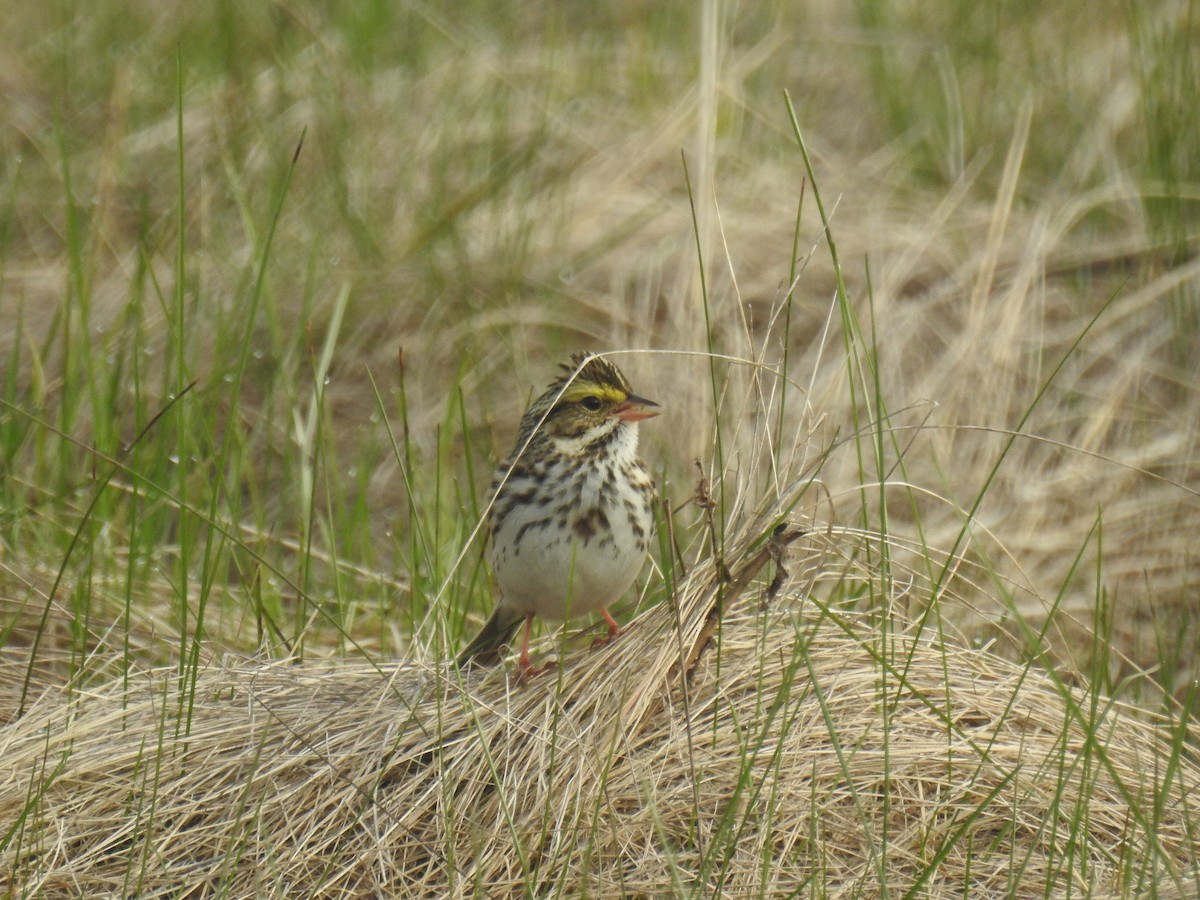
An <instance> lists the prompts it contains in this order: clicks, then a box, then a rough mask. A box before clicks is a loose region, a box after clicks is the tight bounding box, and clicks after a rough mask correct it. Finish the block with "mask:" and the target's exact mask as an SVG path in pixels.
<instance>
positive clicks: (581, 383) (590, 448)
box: [458, 353, 658, 677]
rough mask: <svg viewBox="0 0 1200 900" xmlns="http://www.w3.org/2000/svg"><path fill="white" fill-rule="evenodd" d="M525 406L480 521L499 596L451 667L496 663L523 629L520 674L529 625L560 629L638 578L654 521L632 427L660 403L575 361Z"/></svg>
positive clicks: (612, 629) (599, 362) (608, 368)
mask: <svg viewBox="0 0 1200 900" xmlns="http://www.w3.org/2000/svg"><path fill="white" fill-rule="evenodd" d="M561 368H562V369H563V370H565V374H564V375H562V376H560V377H559V378H558V379H557V380H556V381H555V382H554V383H553V384H551V385H550V386H549V387H548V388H547V389H546V391H545V393H543V394H542V395H541V396H540V397H538V398H537V399H536V400H534V401H533V403H532V404H531V405H530V407H529V409H528V410H526V411H525V415H524V417H523V418H522V419H521V429H520V434H519V435H518V436H517V443H516V446H515V447H514V448H513V451H512V453H511V454H509V456H508V458H507V459H506V460H505V461H504V462H503V463H502V464H501V465H500V467H499V468H498V469H497V470H496V475H495V478H494V480H493V482H492V495H493V496H494V497H495V500H494V502H493V504H492V507H491V510H490V511H489V513H488V517H487V524H488V528H489V530H490V532H491V549H490V559H491V565H492V572H493V574H494V575H495V580H496V586H497V587H498V588H499V592H500V597H499V600H498V601H497V603H496V607H495V609H494V611H493V612H492V615H491V618H489V619H488V621H487V623H486V624H485V625H484V626H483V628H482V629H481V630H480V632H479V634H477V635H476V636H475V638H474V640H472V641H471V643H470V644H468V645H467V647H466V649H465V650H463V651H462V653H461V654H459V657H458V665H460V666H463V665H466V664H467V663H469V662H476V663H480V664H483V665H494V664H495V663H497V662H499V661H500V658H501V651H502V648H503V647H504V645H506V644H507V643H508V642H509V641H511V640H512V637H513V635H514V634H515V633H516V630H517V628H518V627H519V626H520V625H521V623H522V622H524V623H525V629H524V633H523V635H522V637H521V654H520V657H519V658H518V664H517V665H518V671H519V672H520V674H521V676H522V677H527V676H528V675H531V674H533V673H534V671H535V670H534V669H533V665H532V663H531V662H530V660H529V634H530V629H531V628H532V625H533V617H534V616H540V617H541V618H543V619H549V620H552V621H564V620H566V619H568V618H575V617H578V616H583V615H586V614H587V613H589V612H592V611H594V610H599V611H600V614H601V615H602V616H603V617H604V620H605V622H607V623H608V632H609V637H610V638H611V637H615V636H616V635H618V634H620V632H621V629H620V626H618V625H617V623H616V620H614V619H613V617H612V616H611V615H610V614H609V612H608V606H609V605H610V604H612V603H613V602H615V601H616V600H617V599H619V598H620V596H621V595H622V594H623V593H625V591H626V589H627V588H628V587H629V585H630V584H632V583H633V579H634V578H635V577H636V576H637V573H638V572H639V571H640V570H641V568H642V564H643V562H644V561H645V559H646V554H647V552H648V550H649V547H650V536H651V531H652V529H653V524H654V514H653V504H654V496H655V491H654V482H653V480H652V479H651V478H650V474H649V473H648V472H647V471H646V466H645V464H644V463H643V462H642V460H641V459H640V458H639V457H638V454H637V440H638V426H637V423H638V422H640V421H642V420H643V419H648V418H650V417H651V416H656V415H658V404H657V403H654V402H653V401H651V400H646V399H645V398H643V397H639V396H637V395H636V394H634V393H633V389H632V388H631V387H630V386H629V382H628V381H626V380H625V376H624V375H622V374H621V372H620V370H619V369H617V367H616V366H614V365H613V364H612V363H610V362H608V360H606V359H603V358H601V357H598V356H592V355H591V354H585V353H577V354H575V355H574V356H572V357H571V363H570V364H569V365H564V366H561Z"/></svg>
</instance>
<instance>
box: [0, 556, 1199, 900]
mask: <svg viewBox="0 0 1200 900" xmlns="http://www.w3.org/2000/svg"><path fill="white" fill-rule="evenodd" d="M827 537H828V535H817V536H801V537H800V539H799V540H798V541H796V542H795V544H794V548H793V552H792V555H793V558H794V561H793V562H792V563H791V564H790V567H791V568H792V569H793V570H795V572H794V574H793V576H792V577H791V578H790V579H789V581H788V582H787V583H786V585H785V586H784V590H783V591H782V593H780V594H779V595H778V596H777V597H776V598H775V599H774V600H773V601H771V602H769V603H767V602H764V601H765V590H764V586H765V584H766V580H767V579H766V576H767V575H769V574H771V571H770V569H771V567H770V566H769V565H766V564H767V562H768V557H769V556H770V553H769V552H768V551H767V550H766V549H758V548H755V547H752V546H751V545H750V542H749V541H747V540H743V541H742V542H741V548H740V550H739V554H738V555H739V556H740V558H741V559H742V560H743V562H742V563H741V564H740V565H737V566H734V573H733V580H732V582H728V583H723V582H720V580H719V579H718V578H717V577H716V575H715V567H714V566H713V565H712V564H711V563H710V564H707V565H701V566H699V567H698V568H696V569H695V570H693V571H692V572H691V573H690V575H689V576H688V577H687V578H686V579H685V580H684V581H682V582H681V583H680V586H679V590H678V592H677V593H678V596H679V605H678V612H677V611H676V609H675V608H674V606H673V605H672V604H661V605H658V606H656V607H654V608H652V609H650V610H648V611H647V612H645V613H644V614H642V615H641V616H639V617H638V618H637V619H636V620H635V622H634V623H633V624H632V626H631V627H630V628H629V629H628V631H627V633H626V634H625V635H624V636H623V637H621V638H620V639H619V640H618V641H617V642H615V643H614V644H612V645H610V646H608V647H606V648H603V649H596V650H584V651H580V652H577V653H571V654H569V655H568V656H567V657H566V659H565V661H564V665H563V667H562V668H560V669H556V670H551V671H550V672H548V673H546V674H543V675H541V676H539V677H538V678H536V679H534V680H533V681H532V682H531V683H528V684H518V683H516V682H514V681H513V680H512V679H511V678H510V677H508V676H507V674H506V673H505V672H503V671H492V672H489V673H487V674H484V675H483V676H482V677H480V676H479V675H477V674H476V673H468V675H467V676H466V677H460V676H459V674H458V673H456V672H455V671H453V670H448V669H447V668H446V667H445V665H443V664H440V663H404V664H393V665H388V666H384V667H377V666H373V665H368V664H364V663H351V662H336V663H328V664H322V665H316V664H295V663H293V662H290V661H271V662H268V661H256V660H245V659H241V660H228V659H226V660H213V661H211V662H210V663H209V664H208V665H207V666H205V667H203V668H202V670H201V671H200V672H199V675H198V676H197V678H196V680H195V683H194V685H189V684H187V683H186V682H185V681H183V680H181V678H180V676H179V674H178V672H177V670H174V669H171V670H162V669H158V670H152V671H144V672H139V673H137V674H135V675H133V676H132V677H130V678H129V679H128V683H124V682H123V681H122V680H121V679H118V678H114V679H113V680H112V681H110V682H109V683H107V684H99V685H96V686H91V687H87V688H86V689H75V690H71V691H68V690H66V689H64V687H63V686H61V685H59V686H53V687H47V688H46V689H45V690H44V692H43V693H42V694H41V696H40V697H38V698H37V699H36V700H35V701H34V702H33V704H32V706H31V707H30V708H29V709H28V711H27V712H26V713H25V715H23V716H21V717H19V718H10V719H8V724H6V725H5V726H4V728H3V730H2V731H0V759H2V760H3V768H2V770H0V785H2V787H0V822H5V823H8V824H7V827H6V831H7V834H8V841H7V844H6V848H5V850H4V852H3V862H4V869H5V870H6V871H8V872H9V876H8V882H7V884H6V888H7V889H8V890H9V891H11V892H12V893H14V894H19V895H35V894H36V895H40V896H64V895H70V896H101V895H107V896H132V895H138V896H165V895H170V896H207V895H209V894H220V895H225V896H266V895H271V896H285V895H286V896H516V895H521V894H526V893H532V894H534V895H537V896H547V895H552V894H555V893H558V892H562V893H565V894H566V895H570V896H578V895H586V896H599V897H610V896H617V895H623V896H665V895H672V894H674V895H697V896H701V895H704V896H707V895H722V896H765V895H770V896H777V895H799V896H880V895H882V894H884V893H888V894H892V893H897V894H898V893H901V892H903V891H905V890H908V889H911V888H915V889H916V890H917V892H918V893H920V894H921V895H922V896H934V897H949V896H964V895H970V896H976V897H978V896H1041V895H1052V896H1065V895H1068V894H1070V895H1073V896H1074V895H1087V896H1143V895H1155V896H1159V897H1163V896H1194V895H1195V891H1196V890H1197V889H1198V888H1200V882H1198V880H1197V850H1196V839H1197V833H1198V832H1200V811H1198V809H1200V769H1198V768H1197V767H1196V765H1195V764H1194V763H1193V762H1191V761H1190V760H1189V759H1188V758H1186V757H1185V756H1184V755H1182V754H1181V753H1180V752H1179V750H1178V748H1177V747H1176V748H1175V749H1174V751H1173V750H1172V747H1171V745H1170V742H1169V740H1168V735H1167V734H1166V733H1165V731H1164V730H1163V729H1162V728H1161V726H1158V725H1156V724H1154V723H1152V722H1148V721H1146V719H1145V717H1144V716H1134V715H1132V714H1131V713H1130V712H1129V711H1127V710H1125V709H1124V708H1121V707H1119V706H1115V705H1106V704H1105V703H1104V701H1100V702H1099V703H1098V704H1093V703H1092V702H1091V700H1092V699H1094V698H1090V697H1084V696H1083V695H1080V694H1073V695H1072V694H1069V693H1067V692H1066V691H1065V690H1064V689H1062V688H1061V687H1059V686H1056V685H1055V683H1054V682H1053V681H1052V680H1051V679H1050V678H1049V677H1048V676H1046V675H1044V674H1041V673H1039V672H1037V671H1036V670H1030V669H1023V668H1020V667H1018V666H1015V665H1013V664H1011V663H1009V662H1006V661H1004V660H1002V659H999V658H997V657H996V656H994V655H993V654H990V653H988V652H986V651H984V650H979V649H972V648H968V647H965V646H961V645H960V646H949V645H947V644H945V643H939V642H936V641H930V640H926V639H922V638H915V637H913V636H911V635H905V634H901V633H896V632H893V631H891V630H890V629H885V628H883V627H882V626H881V625H880V623H879V622H877V621H876V622H872V621H869V620H868V619H867V618H866V617H863V616H861V615H858V614H854V613H849V612H839V611H834V610H830V609H828V608H826V607H824V606H823V605H822V604H821V603H820V602H819V601H818V600H817V599H816V597H817V596H818V595H819V594H820V593H821V591H820V590H817V588H818V587H819V586H820V584H822V583H824V579H825V577H826V576H828V575H830V574H835V575H837V574H838V573H833V572H832V569H833V567H832V565H831V564H830V559H831V558H832V555H825V554H822V553H820V552H819V551H818V548H819V547H820V545H821V542H822V541H823V540H825V539H826V538H827ZM752 550H756V552H751V551H752ZM800 570H803V572H802V574H801V572H800ZM844 575H845V573H844V572H843V573H841V575H838V577H844ZM752 577H753V578H755V580H754V581H751V579H752ZM835 580H836V579H835ZM718 597H720V598H721V599H720V603H719V604H718ZM718 608H719V609H721V610H723V614H722V615H720V616H718V615H717V614H716V613H717V610H718ZM714 625H715V626H716V627H715V628H714V627H713V626H714ZM689 658H691V659H693V667H692V669H691V671H690V676H689V677H687V678H683V679H681V678H680V677H679V672H680V661H681V659H689ZM192 688H194V691H192V690H191V689H192ZM5 699H6V700H7V695H6V698H5ZM11 712H12V710H11V709H9V710H6V714H11ZM185 723H186V724H185Z"/></svg>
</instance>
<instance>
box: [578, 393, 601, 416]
mask: <svg viewBox="0 0 1200 900" xmlns="http://www.w3.org/2000/svg"><path fill="white" fill-rule="evenodd" d="M579 405H580V406H582V407H583V408H584V409H586V410H587V411H588V412H600V407H601V406H603V404H602V403H601V402H600V398H599V397H596V396H594V395H591V394H589V395H588V396H586V397H584V398H583V399H582V400H580V401H579Z"/></svg>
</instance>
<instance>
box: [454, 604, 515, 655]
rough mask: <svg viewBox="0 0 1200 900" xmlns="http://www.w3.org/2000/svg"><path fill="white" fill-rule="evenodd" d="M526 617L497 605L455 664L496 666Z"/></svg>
mask: <svg viewBox="0 0 1200 900" xmlns="http://www.w3.org/2000/svg"><path fill="white" fill-rule="evenodd" d="M524 619H525V617H524V616H522V615H521V614H520V613H515V612H513V611H512V610H511V609H508V608H506V607H503V606H497V607H496V609H495V610H494V611H493V612H492V615H491V618H489V619H488V620H487V622H485V623H484V626H483V627H482V628H481V629H479V634H477V635H475V637H474V638H473V639H472V640H471V643H469V644H467V646H466V648H465V649H464V650H463V651H462V653H460V654H458V659H457V660H456V661H455V664H456V665H457V666H458V667H459V668H462V667H463V666H465V665H466V664H467V663H472V662H473V663H475V664H476V665H480V666H494V665H496V664H497V663H499V662H500V660H501V658H502V657H503V653H502V651H503V649H504V646H505V645H506V644H508V643H509V642H510V641H512V639H513V635H514V634H516V633H517V629H518V628H519V627H520V626H521V622H522V621H524Z"/></svg>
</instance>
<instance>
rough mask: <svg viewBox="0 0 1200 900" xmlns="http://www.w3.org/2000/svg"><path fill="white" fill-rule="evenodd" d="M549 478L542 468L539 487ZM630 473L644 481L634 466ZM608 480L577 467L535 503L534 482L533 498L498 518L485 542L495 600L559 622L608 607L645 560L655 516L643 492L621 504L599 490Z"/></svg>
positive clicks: (539, 491)
mask: <svg viewBox="0 0 1200 900" xmlns="http://www.w3.org/2000/svg"><path fill="white" fill-rule="evenodd" d="M630 464H632V463H627V465H630ZM555 475H556V473H555V472H548V473H546V475H545V476H544V477H543V478H542V479H541V485H544V484H547V483H551V482H553V481H554V480H555ZM635 475H636V478H637V479H638V481H639V483H643V484H647V485H648V484H649V477H648V476H646V474H645V472H644V471H642V470H641V469H640V468H638V469H637V471H636V473H635ZM607 480H608V478H607V472H605V471H601V470H599V469H593V470H591V471H589V472H587V473H586V475H584V474H582V473H579V472H578V471H576V472H575V473H574V479H573V482H572V486H571V489H570V490H569V491H567V492H566V493H565V494H564V493H561V492H560V493H559V494H558V495H557V497H556V498H555V500H548V501H546V502H541V501H543V500H545V499H546V492H545V490H544V489H543V488H542V487H541V485H539V486H538V488H537V490H536V492H535V494H534V496H533V498H532V502H528V503H527V504H525V505H523V506H521V507H518V508H514V509H513V510H512V511H511V512H510V513H509V514H508V515H506V516H505V517H504V519H503V521H502V522H501V523H500V526H499V528H498V530H497V531H496V532H495V533H494V534H493V535H492V544H491V560H492V571H493V573H494V575H495V578H496V586H497V587H498V588H499V591H500V602H501V603H503V604H504V605H505V606H508V607H511V608H513V609H514V610H515V611H516V612H518V613H520V614H521V615H528V614H530V613H533V614H534V615H536V616H539V617H540V618H544V619H551V620H554V621H561V620H563V619H567V618H574V617H576V616H583V615H586V614H587V613H590V612H593V611H595V610H597V609H600V608H602V607H607V606H609V605H610V604H612V603H613V602H615V601H616V600H617V599H619V598H620V597H621V595H622V594H624V593H625V591H626V590H627V589H628V588H629V586H630V584H632V583H633V579H634V578H635V577H636V576H637V574H638V572H639V571H640V570H641V568H642V564H643V562H644V561H645V559H646V552H647V549H648V546H649V539H650V533H651V528H652V525H653V517H652V513H651V508H650V503H649V499H648V495H646V496H645V497H643V496H642V495H639V496H638V498H637V502H626V499H625V498H624V496H623V495H622V496H618V495H617V494H616V492H615V491H613V490H611V489H602V486H603V485H604V483H605V482H606V481H607ZM529 487H530V483H526V484H510V485H508V488H509V489H512V490H514V491H519V490H522V489H524V490H529Z"/></svg>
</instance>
